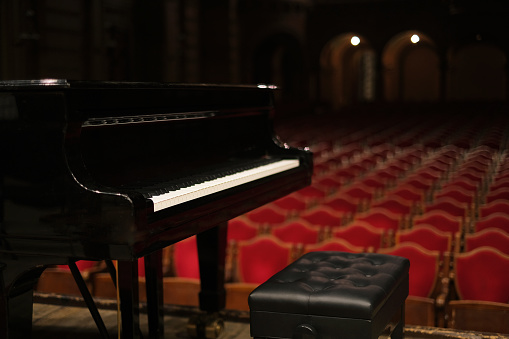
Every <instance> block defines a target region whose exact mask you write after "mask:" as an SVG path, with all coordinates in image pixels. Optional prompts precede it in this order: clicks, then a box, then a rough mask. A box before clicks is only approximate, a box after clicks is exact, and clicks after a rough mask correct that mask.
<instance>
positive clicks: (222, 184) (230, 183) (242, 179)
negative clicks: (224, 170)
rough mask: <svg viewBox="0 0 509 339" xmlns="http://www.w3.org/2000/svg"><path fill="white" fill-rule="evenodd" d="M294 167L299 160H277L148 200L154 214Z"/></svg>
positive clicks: (297, 165)
mask: <svg viewBox="0 0 509 339" xmlns="http://www.w3.org/2000/svg"><path fill="white" fill-rule="evenodd" d="M296 167H299V160H297V159H291V160H279V161H275V162H271V163H269V164H266V165H262V166H258V167H255V168H250V169H247V170H243V171H240V172H237V173H234V174H228V175H224V176H221V177H219V178H215V179H212V180H207V181H204V182H201V183H198V184H195V185H191V186H188V187H183V188H180V189H177V190H172V191H169V192H166V193H162V194H158V195H152V196H151V197H149V199H150V200H152V202H153V203H154V212H157V211H160V210H163V209H166V208H168V207H172V206H175V205H178V204H182V203H185V202H188V201H191V200H194V199H198V198H201V197H204V196H207V195H210V194H213V193H217V192H220V191H224V190H227V189H229V188H233V187H236V186H240V185H242V184H245V183H248V182H251V181H255V180H257V179H261V178H265V177H268V176H270V175H273V174H277V173H281V172H284V171H287V170H290V169H292V168H296Z"/></svg>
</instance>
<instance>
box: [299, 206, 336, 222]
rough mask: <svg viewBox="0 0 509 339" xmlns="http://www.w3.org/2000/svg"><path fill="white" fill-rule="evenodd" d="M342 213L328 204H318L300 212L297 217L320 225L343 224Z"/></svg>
mask: <svg viewBox="0 0 509 339" xmlns="http://www.w3.org/2000/svg"><path fill="white" fill-rule="evenodd" d="M343 217H344V214H343V213H340V212H336V211H335V210H333V209H332V208H330V207H328V206H322V205H318V206H316V207H314V208H313V209H310V210H307V211H305V212H303V213H301V214H300V216H299V218H300V219H302V220H305V221H307V222H309V223H310V224H311V225H318V226H322V227H326V226H328V227H334V226H341V225H342V224H343Z"/></svg>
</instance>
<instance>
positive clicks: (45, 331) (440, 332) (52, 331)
mask: <svg viewBox="0 0 509 339" xmlns="http://www.w3.org/2000/svg"><path fill="white" fill-rule="evenodd" d="M99 312H100V314H101V316H102V318H103V321H104V323H105V325H106V328H107V330H108V333H109V334H110V337H111V338H118V330H117V311H116V310H115V309H112V307H111V305H110V307H106V308H100V309H99ZM186 312H187V314H186ZM193 312H194V310H192V309H187V311H186V310H185V309H177V311H175V309H169V312H168V313H169V315H166V316H165V319H164V322H165V338H168V339H169V338H172V339H173V338H180V339H186V338H189V335H188V334H187V330H186V325H187V320H188V317H189V316H190V315H192V314H193ZM225 318H226V322H225V330H224V331H223V333H222V334H221V335H220V337H219V339H250V338H251V336H250V333H249V320H248V314H247V312H241V313H238V312H235V313H232V314H225ZM140 327H141V330H142V333H143V337H144V338H148V334H147V328H148V326H147V317H146V314H145V313H143V312H142V313H141V314H140ZM32 338H33V339H49V338H51V339H55V338H58V339H85V338H86V339H93V338H100V336H99V332H98V330H97V328H96V327H95V323H94V321H93V319H92V317H91V315H90V312H89V311H88V309H87V308H86V307H82V306H68V305H66V306H63V305H61V304H60V305H59V304H54V303H53V304H46V303H37V302H36V303H35V304H34V314H33V326H32ZM405 338H407V339H460V338H468V339H501V338H509V336H504V335H499V334H486V333H484V334H483V333H477V332H462V331H452V330H447V329H439V328H424V327H413V326H407V327H406V328H405Z"/></svg>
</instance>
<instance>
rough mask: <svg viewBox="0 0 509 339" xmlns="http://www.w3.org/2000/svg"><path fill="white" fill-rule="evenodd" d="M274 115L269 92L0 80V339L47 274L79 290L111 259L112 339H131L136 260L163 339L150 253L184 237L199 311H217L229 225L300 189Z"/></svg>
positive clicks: (23, 322) (154, 255)
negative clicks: (89, 266) (114, 292)
mask: <svg viewBox="0 0 509 339" xmlns="http://www.w3.org/2000/svg"><path fill="white" fill-rule="evenodd" d="M273 115H274V105H273V89H272V88H271V86H229V85H205V84H168V83H134V82H88V81H69V80H62V79H46V80H30V81H3V82H0V159H1V160H0V161H1V166H0V337H1V338H10V339H13V338H28V337H30V330H31V325H32V323H31V322H32V310H33V306H32V305H33V304H32V303H33V287H34V285H35V283H36V282H37V279H38V278H39V276H40V275H41V273H42V272H43V270H44V269H45V268H46V267H47V266H49V265H55V264H67V265H70V267H71V269H72V270H73V274H75V277H76V279H77V282H78V283H80V279H79V278H80V277H79V271H78V272H76V271H77V269H76V265H75V262H76V261H78V260H83V259H85V260H107V261H109V260H116V261H117V262H118V265H117V268H118V271H117V274H118V279H117V281H116V283H117V288H118V290H119V295H120V298H119V299H120V309H121V319H122V325H121V326H122V329H121V332H122V337H123V338H139V337H140V333H139V329H138V326H139V309H138V274H137V260H138V258H141V257H144V258H145V265H146V274H147V308H148V315H149V331H150V337H151V338H162V337H163V336H164V326H163V325H162V316H163V312H162V284H161V280H162V278H161V275H162V273H161V269H160V266H161V265H160V260H161V256H160V250H161V249H163V248H164V247H166V246H168V245H171V244H173V243H175V242H178V241H180V240H182V239H185V238H187V237H189V236H192V235H195V234H196V235H197V239H198V248H199V261H200V275H201V292H200V296H199V298H200V308H201V310H202V311H203V312H205V313H206V314H215V313H216V312H218V311H219V310H221V309H222V308H223V307H224V304H225V292H224V286H223V284H224V260H225V247H226V231H227V228H226V225H227V222H228V220H230V219H232V218H234V217H236V216H238V215H240V214H243V213H245V212H247V211H249V210H252V209H254V208H256V207H258V206H261V205H263V204H265V203H267V202H269V201H272V200H275V199H277V198H279V197H282V196H284V195H286V194H288V193H290V192H293V191H296V190H298V189H300V188H302V187H304V186H306V185H308V184H309V183H310V180H311V175H312V156H311V153H310V152H308V151H306V150H302V149H295V148H291V147H289V146H287V145H286V144H284V143H282V142H281V141H279V139H278V138H277V136H275V134H274V130H273ZM82 292H83V291H82ZM86 292H87V291H86V289H85V291H84V297H85V298H86V300H88V301H90V300H91V297H90V295H87V293H86ZM92 303H93V301H92ZM89 307H90V306H89ZM91 312H92V313H93V315H94V312H95V314H97V311H96V310H95V311H94V310H93V307H91ZM94 319H96V318H95V317H94ZM96 322H97V324H98V326H99V327H101V326H100V325H101V324H100V319H99V320H97V319H96ZM103 337H107V334H104V333H103Z"/></svg>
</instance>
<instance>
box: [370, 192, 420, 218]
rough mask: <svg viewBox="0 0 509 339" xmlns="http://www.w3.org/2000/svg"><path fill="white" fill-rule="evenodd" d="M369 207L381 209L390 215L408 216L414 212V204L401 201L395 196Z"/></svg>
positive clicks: (410, 201) (408, 201)
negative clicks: (390, 213)
mask: <svg viewBox="0 0 509 339" xmlns="http://www.w3.org/2000/svg"><path fill="white" fill-rule="evenodd" d="M371 207H372V208H375V207H382V208H385V209H386V210H388V211H390V212H392V213H395V214H399V215H403V214H407V215H409V214H412V213H413V212H414V202H413V201H412V200H406V199H403V198H402V197H399V196H397V195H396V196H393V197H390V198H385V199H382V200H378V201H376V202H373V203H372V204H371Z"/></svg>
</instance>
